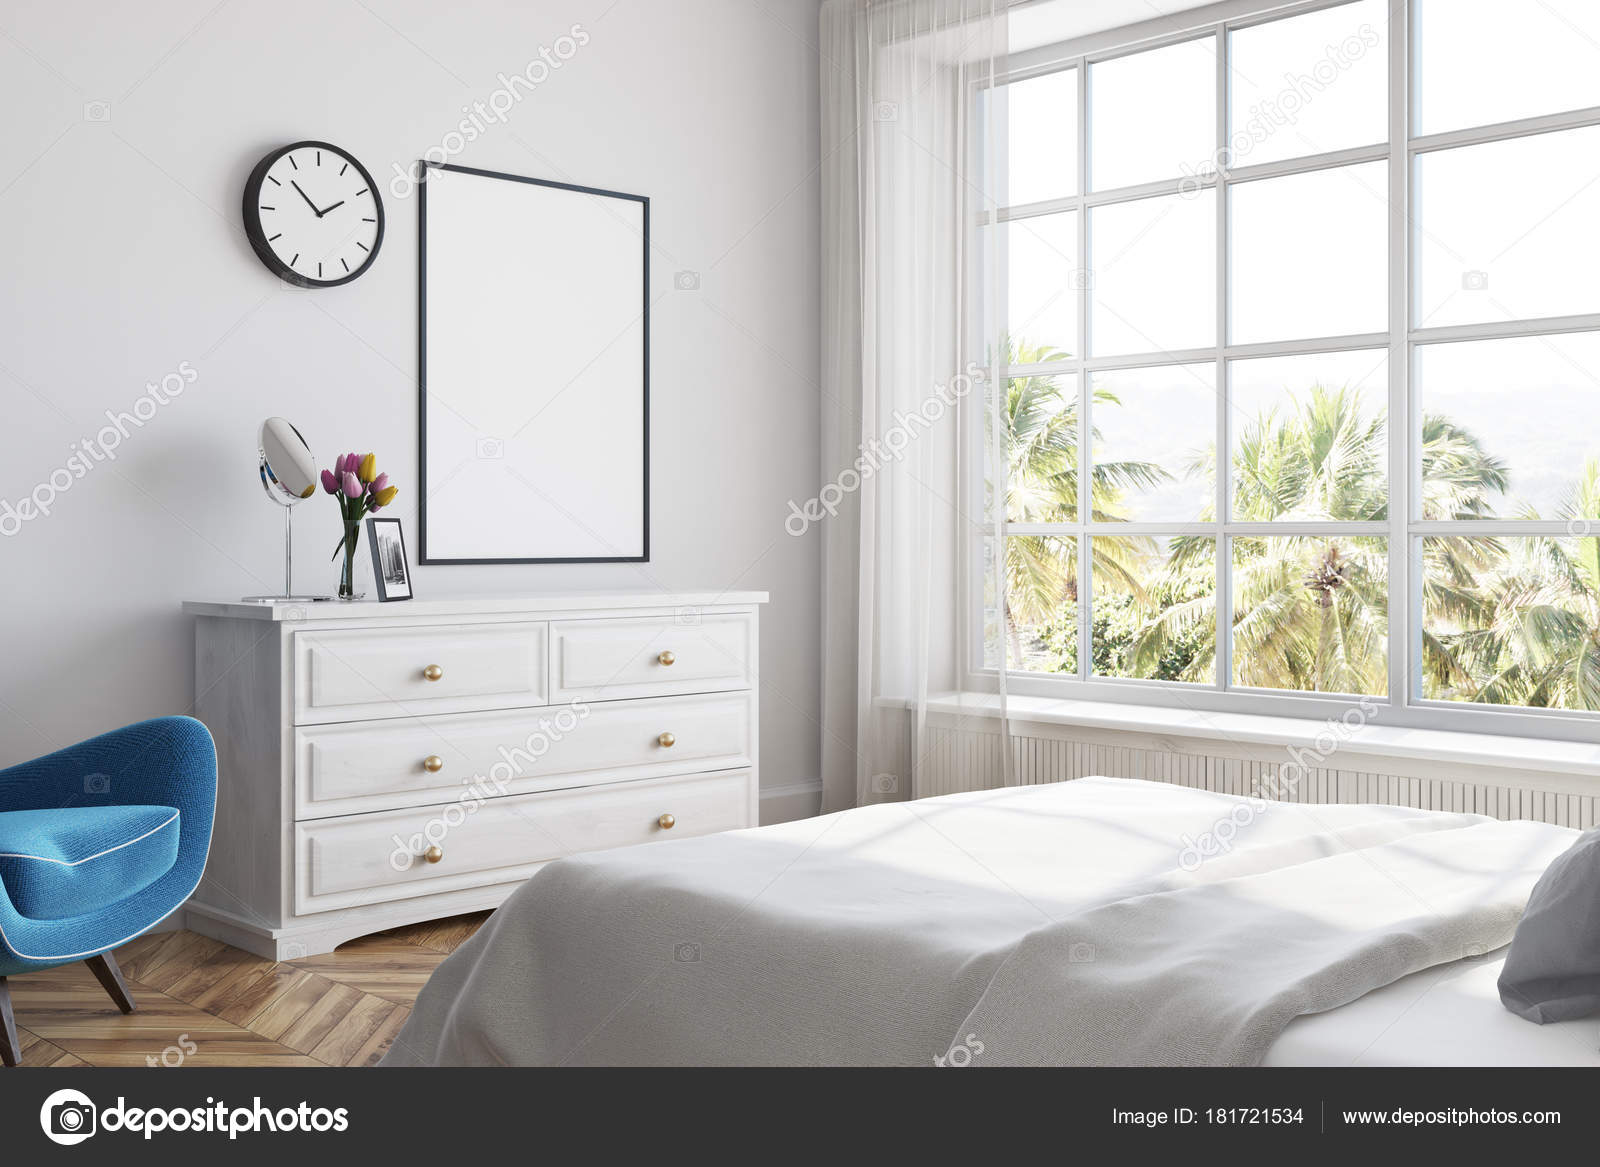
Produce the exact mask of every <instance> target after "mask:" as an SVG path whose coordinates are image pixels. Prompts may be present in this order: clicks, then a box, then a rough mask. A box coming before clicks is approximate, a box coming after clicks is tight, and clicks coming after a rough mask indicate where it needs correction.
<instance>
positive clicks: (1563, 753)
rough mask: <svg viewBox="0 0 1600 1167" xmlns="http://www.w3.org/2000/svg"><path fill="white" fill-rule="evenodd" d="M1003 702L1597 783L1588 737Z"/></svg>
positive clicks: (956, 699) (1093, 725) (942, 710)
mask: <svg viewBox="0 0 1600 1167" xmlns="http://www.w3.org/2000/svg"><path fill="white" fill-rule="evenodd" d="M886 704H889V705H894V706H900V707H909V705H910V702H906V701H889V702H886ZM1006 706H1007V710H1008V712H1009V715H1010V718H1011V720H1012V721H1013V722H1024V723H1027V724H1030V725H1057V726H1070V727H1074V728H1078V729H1091V730H1099V731H1102V732H1111V733H1127V734H1140V735H1144V736H1146V737H1148V736H1151V735H1167V736H1171V737H1179V738H1190V739H1201V740H1207V741H1221V742H1228V743H1231V744H1233V745H1235V746H1245V747H1255V748H1257V749H1259V748H1260V747H1281V748H1282V749H1285V750H1288V749H1290V748H1297V749H1301V750H1307V749H1309V750H1312V751H1318V752H1322V753H1324V754H1326V753H1329V750H1328V748H1327V747H1328V743H1329V742H1330V740H1331V741H1333V742H1335V743H1337V745H1336V749H1337V753H1338V756H1339V757H1340V758H1341V759H1343V758H1346V757H1366V758H1374V759H1406V760H1410V761H1416V762H1427V763H1454V764H1457V765H1463V766H1471V767H1474V768H1480V767H1487V768H1490V769H1494V770H1504V771H1516V772H1522V773H1539V774H1563V775H1569V776H1571V777H1574V778H1579V779H1586V780H1587V781H1585V782H1582V783H1575V784H1573V785H1572V789H1573V790H1574V791H1575V792H1576V791H1577V790H1579V789H1583V790H1584V791H1585V792H1586V793H1593V792H1594V787H1595V786H1596V785H1600V743H1593V742H1571V741H1551V740H1547V739H1543V738H1533V737H1514V736H1510V735H1506V734H1490V733H1462V732H1458V731H1453V730H1438V729H1408V728H1403V727H1399V726H1389V725H1379V724H1376V723H1374V722H1369V723H1367V724H1366V725H1361V726H1351V727H1349V728H1346V727H1344V726H1341V725H1340V724H1339V722H1338V720H1337V719H1325V720H1318V719H1313V718H1299V717H1281V716H1268V715H1264V714H1254V713H1213V712H1207V711H1203V710H1192V709H1174V708H1170V707H1166V706H1158V705H1133V704H1118V703H1114V702H1109V701H1083V700H1075V699H1060V698H1052V697H1030V696H1020V695H1012V696H1009V697H1008V698H1007V701H1006ZM928 712H929V713H930V714H938V715H943V716H951V717H961V718H972V717H979V718H991V719H998V717H999V713H1000V699H999V697H998V696H996V695H995V694H993V693H974V692H947V693H937V694H931V695H930V696H929V697H928ZM1380 716H1381V714H1380ZM1319 738H1320V739H1321V743H1320V744H1319V742H1318V739H1319ZM1563 785H1566V784H1563Z"/></svg>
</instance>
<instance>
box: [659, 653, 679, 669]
mask: <svg viewBox="0 0 1600 1167" xmlns="http://www.w3.org/2000/svg"><path fill="white" fill-rule="evenodd" d="M656 659H657V660H658V661H660V662H661V663H662V664H664V665H670V664H672V662H674V661H675V660H677V659H678V658H677V657H675V656H674V655H672V652H671V651H670V650H668V651H667V652H663V653H662V654H661V655H660V656H658V657H656Z"/></svg>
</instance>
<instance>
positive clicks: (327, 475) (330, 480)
mask: <svg viewBox="0 0 1600 1167" xmlns="http://www.w3.org/2000/svg"><path fill="white" fill-rule="evenodd" d="M322 489H323V490H325V491H327V492H328V493H329V494H338V493H339V480H338V479H337V478H335V477H334V476H333V471H332V470H324V471H323V472H322Z"/></svg>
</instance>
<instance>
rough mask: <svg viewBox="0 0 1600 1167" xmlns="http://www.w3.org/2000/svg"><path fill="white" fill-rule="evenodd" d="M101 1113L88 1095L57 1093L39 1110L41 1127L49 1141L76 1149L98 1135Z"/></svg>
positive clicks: (63, 1091) (64, 1091)
mask: <svg viewBox="0 0 1600 1167" xmlns="http://www.w3.org/2000/svg"><path fill="white" fill-rule="evenodd" d="M98 1114H99V1111H98V1110H97V1109H96V1108H95V1104H94V1103H93V1102H91V1101H90V1100H89V1096H88V1095H87V1094H84V1093H81V1092H80V1091H77V1090H57V1091H56V1092H55V1093H54V1094H52V1095H50V1097H48V1098H46V1099H45V1100H44V1105H43V1106H41V1107H40V1108H39V1126H40V1127H41V1128H42V1129H43V1130H44V1135H45V1138H47V1139H49V1140H50V1141H51V1142H52V1143H60V1144H61V1145H62V1146H63V1147H71V1146H76V1145H77V1144H78V1143H81V1142H83V1140H84V1139H87V1138H88V1137H89V1136H90V1135H92V1134H94V1132H95V1127H96V1125H97V1118H96V1116H97V1115H98Z"/></svg>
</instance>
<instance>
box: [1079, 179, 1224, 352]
mask: <svg viewBox="0 0 1600 1167" xmlns="http://www.w3.org/2000/svg"><path fill="white" fill-rule="evenodd" d="M1215 198H1216V192H1215V191H1213V190H1205V191H1200V192H1199V193H1197V194H1195V195H1192V196H1184V195H1166V196H1163V197H1161V198H1154V199H1139V200H1137V201H1135V202H1131V203H1115V204H1113V205H1111V206H1106V207H1097V208H1095V210H1093V211H1091V212H1090V213H1089V229H1090V243H1089V247H1090V253H1091V255H1092V257H1093V262H1092V264H1091V271H1090V273H1089V280H1090V282H1091V285H1092V288H1093V292H1092V297H1093V307H1092V315H1091V318H1090V338H1091V340H1090V343H1091V345H1092V347H1093V351H1094V352H1095V354H1096V355H1099V356H1105V355H1107V354H1111V353H1144V352H1166V351H1171V350H1174V349H1185V348H1204V347H1207V346H1209V345H1211V344H1213V343H1215V341H1216V334H1217V309H1216V304H1217V293H1216V270H1217V245H1216V238H1217V216H1216V203H1215V202H1214V201H1213V200H1214V199H1215Z"/></svg>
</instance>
